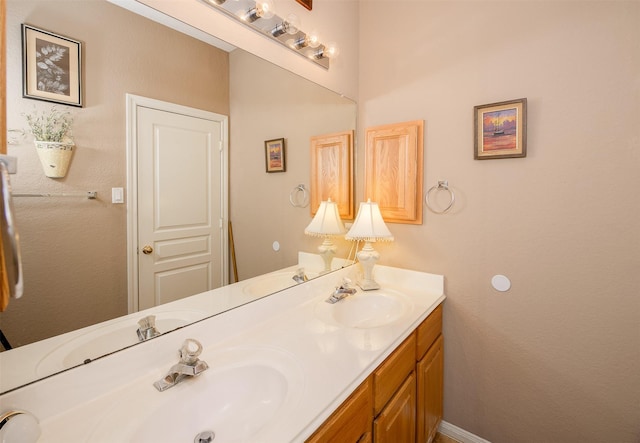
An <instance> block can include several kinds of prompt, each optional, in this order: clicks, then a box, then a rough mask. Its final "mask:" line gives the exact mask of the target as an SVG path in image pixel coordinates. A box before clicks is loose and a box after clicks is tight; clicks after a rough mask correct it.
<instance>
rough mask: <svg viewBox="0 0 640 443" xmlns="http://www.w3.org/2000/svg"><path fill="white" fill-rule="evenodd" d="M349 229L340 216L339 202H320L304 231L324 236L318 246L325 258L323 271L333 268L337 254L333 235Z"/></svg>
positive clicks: (316, 235) (312, 234)
mask: <svg viewBox="0 0 640 443" xmlns="http://www.w3.org/2000/svg"><path fill="white" fill-rule="evenodd" d="M345 232H347V230H346V229H345V227H344V224H343V223H342V219H341V218H340V211H339V210H338V204H337V203H336V202H333V201H331V199H328V200H327V201H323V202H321V203H320V207H319V208H318V212H316V215H315V216H314V217H313V220H311V223H309V226H307V227H306V229H305V230H304V233H305V234H307V235H311V236H314V237H322V238H324V241H323V242H322V244H321V245H320V246H318V252H319V254H320V256H321V257H322V260H324V270H323V271H322V273H323V274H324V273H327V272H329V271H330V270H331V260H333V256H334V255H335V254H336V251H337V249H338V248H337V247H336V245H334V244H333V237H336V236H338V235H342V234H344V233H345Z"/></svg>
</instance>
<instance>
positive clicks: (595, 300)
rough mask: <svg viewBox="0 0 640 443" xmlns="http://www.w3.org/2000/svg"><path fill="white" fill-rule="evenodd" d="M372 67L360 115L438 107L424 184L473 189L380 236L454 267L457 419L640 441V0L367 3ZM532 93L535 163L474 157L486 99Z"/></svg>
mask: <svg viewBox="0 0 640 443" xmlns="http://www.w3.org/2000/svg"><path fill="white" fill-rule="evenodd" d="M390 23H393V24H397V25H398V26H393V27H392V28H393V29H392V31H390V26H389V24H390ZM400 24H401V25H400ZM359 69H360V73H361V74H360V92H359V105H360V106H359V111H360V113H359V119H360V122H361V127H362V128H365V127H368V126H373V125H378V124H383V123H391V122H398V121H407V120H414V119H424V120H425V145H424V147H425V176H424V179H425V188H428V187H430V186H433V185H434V184H436V182H437V180H440V179H447V180H449V184H450V185H451V186H452V188H453V190H454V191H455V193H456V197H457V200H456V204H455V206H454V209H453V210H452V211H451V213H449V214H447V215H435V214H433V213H432V212H429V211H426V210H425V222H424V224H423V225H422V226H407V225H391V226H390V229H391V231H392V232H393V233H394V235H395V236H396V241H395V242H394V243H393V244H392V245H389V246H388V247H385V246H383V245H381V246H380V247H379V248H378V249H379V250H380V251H381V253H382V260H381V262H382V263H385V264H391V265H397V266H403V267H407V268H411V269H417V270H421V271H428V272H434V273H440V274H444V275H445V276H446V293H447V295H448V299H447V301H446V304H445V325H444V333H445V365H446V366H445V368H446V369H445V397H444V398H445V411H444V419H445V420H446V421H448V422H450V423H452V424H454V425H457V426H459V427H461V428H463V429H466V430H468V431H470V432H472V433H474V434H477V435H479V436H481V437H483V438H485V439H487V440H490V441H492V442H493V443H515V442H532V443H533V442H536V443H537V442H581V443H584V442H604V441H608V442H614V441H615V442H637V441H638V438H640V404H639V403H638V399H639V398H640V370H639V369H638V368H640V326H639V325H640V272H639V270H640V253H639V250H640V234H639V233H638V232H639V231H638V226H639V224H638V221H639V216H640V198H639V197H638V190H639V189H640V173H639V170H640V168H639V166H640V146H639V145H640V94H639V88H640V81H639V79H640V3H638V2H625V1H616V2H610V1H603V2H576V1H571V2H560V1H556V2H542V1H518V2H507V1H497V2H496V1H474V2H461V1H448V2H443V1H440V2H438V1H422V2H419V1H393V2H391V1H373V0H370V1H364V2H362V3H361V8H360V65H359ZM521 97H527V98H528V103H529V108H528V110H529V118H528V155H527V157H526V158H523V159H505V160H487V161H474V160H473V154H472V149H473V134H472V132H473V106H474V105H479V104H485V103H492V102H497V101H502V100H509V99H516V98H521ZM362 139H363V131H362V130H360V140H361V141H362ZM361 145H362V143H361ZM359 153H360V154H361V156H360V159H359V165H358V166H359V167H358V174H362V173H363V159H362V149H360V150H359ZM361 176H362V175H360V177H361ZM359 182H360V184H362V180H360V181H359ZM357 197H358V198H362V197H363V191H362V187H361V186H360V188H359V190H358V193H357ZM358 198H356V200H358ZM495 274H505V275H507V276H508V277H509V278H510V279H511V281H512V289H511V290H510V291H509V292H506V293H499V292H496V291H495V290H493V289H492V287H491V284H490V280H491V277H492V276H493V275H495Z"/></svg>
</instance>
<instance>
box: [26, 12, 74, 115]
mask: <svg viewBox="0 0 640 443" xmlns="http://www.w3.org/2000/svg"><path fill="white" fill-rule="evenodd" d="M22 96H23V97H25V98H33V99H36V100H44V101H48V102H54V103H61V104H64V105H69V106H79V107H82V43H80V42H79V41H77V40H73V39H71V38H69V37H65V36H62V35H58V34H54V33H53V32H49V31H45V30H44V29H38V28H35V27H33V26H30V25H27V24H22Z"/></svg>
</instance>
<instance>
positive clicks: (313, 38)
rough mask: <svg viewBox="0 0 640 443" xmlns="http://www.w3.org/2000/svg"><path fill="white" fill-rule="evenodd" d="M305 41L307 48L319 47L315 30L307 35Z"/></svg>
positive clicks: (318, 38)
mask: <svg viewBox="0 0 640 443" xmlns="http://www.w3.org/2000/svg"><path fill="white" fill-rule="evenodd" d="M307 39H308V41H309V46H311V47H312V48H317V47H318V46H320V37H319V36H318V33H317V32H316V31H315V30H314V31H311V32H310V33H309V34H307Z"/></svg>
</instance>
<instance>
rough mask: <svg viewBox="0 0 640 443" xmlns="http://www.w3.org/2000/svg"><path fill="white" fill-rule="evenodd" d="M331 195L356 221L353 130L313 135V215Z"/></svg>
mask: <svg viewBox="0 0 640 443" xmlns="http://www.w3.org/2000/svg"><path fill="white" fill-rule="evenodd" d="M329 198H331V201H334V202H336V203H338V209H339V210H340V217H341V218H342V219H343V220H353V218H354V206H355V205H354V202H353V131H344V132H338V133H334V134H325V135H317V136H314V137H311V205H310V206H311V215H315V213H316V212H317V211H318V207H319V206H320V202H322V201H326V200H327V199H329Z"/></svg>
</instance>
